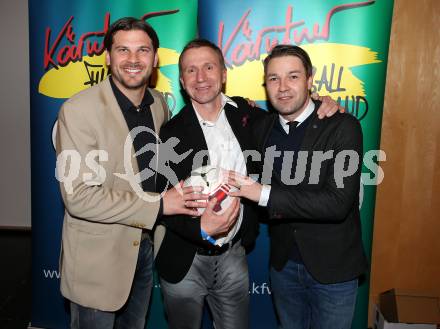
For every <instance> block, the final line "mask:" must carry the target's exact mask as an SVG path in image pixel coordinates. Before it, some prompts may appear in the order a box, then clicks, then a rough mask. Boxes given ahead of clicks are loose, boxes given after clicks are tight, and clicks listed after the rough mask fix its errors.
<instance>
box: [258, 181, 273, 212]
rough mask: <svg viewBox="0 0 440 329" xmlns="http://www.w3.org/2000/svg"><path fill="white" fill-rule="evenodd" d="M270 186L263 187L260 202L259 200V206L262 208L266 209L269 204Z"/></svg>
mask: <svg viewBox="0 0 440 329" xmlns="http://www.w3.org/2000/svg"><path fill="white" fill-rule="evenodd" d="M270 189H271V186H270V185H263V186H262V189H261V193H260V200H258V205H259V206H261V207H266V206H267V203H268V202H269V196H270Z"/></svg>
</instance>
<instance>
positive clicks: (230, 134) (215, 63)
mask: <svg viewBox="0 0 440 329" xmlns="http://www.w3.org/2000/svg"><path fill="white" fill-rule="evenodd" d="M179 68H180V79H181V83H182V86H183V87H184V89H185V91H186V92H187V94H188V95H189V97H190V101H191V102H190V103H189V104H188V105H186V106H185V107H184V108H183V109H182V110H181V111H180V112H179V114H178V115H176V116H175V117H174V118H173V119H172V120H171V121H169V122H168V124H167V125H165V126H164V127H162V129H161V140H162V141H163V142H165V141H167V140H168V139H169V138H170V137H177V138H178V139H179V140H180V142H179V143H178V144H177V146H176V147H175V151H176V152H177V153H178V154H184V153H185V152H188V151H190V150H191V153H190V154H189V155H188V156H187V157H186V158H185V159H184V160H183V161H181V162H180V163H178V164H174V163H170V168H171V170H173V171H174V173H175V174H176V177H177V178H178V179H179V180H182V179H185V178H187V177H189V176H190V175H191V172H192V171H193V170H195V169H197V167H200V166H205V165H208V164H209V165H212V166H215V167H223V168H225V169H233V170H239V171H240V170H241V172H242V173H243V174H252V173H254V172H255V170H256V169H254V168H252V162H251V161H248V162H247V163H246V159H245V157H244V156H243V152H242V150H246V149H249V148H250V145H252V144H251V130H250V129H251V123H252V122H253V120H254V119H255V118H256V117H258V116H261V115H264V112H263V111H259V110H255V109H252V108H251V107H250V106H249V105H248V103H247V102H246V101H245V100H244V99H242V98H232V99H231V98H229V97H227V96H226V95H224V94H223V93H222V92H221V90H222V87H223V84H224V82H225V79H226V68H225V65H224V59H223V55H222V52H221V50H220V49H219V48H218V47H217V46H216V45H214V44H212V43H211V42H209V41H206V40H194V41H192V42H190V43H189V44H188V45H187V46H186V47H185V48H184V50H183V51H182V53H181V56H180V59H179ZM203 155H206V156H203ZM198 159H199V160H200V161H199V164H198V165H197V161H198ZM214 203H215V201H212V200H211V203H210V204H208V206H207V208H206V210H205V212H204V213H203V215H202V216H201V217H199V218H192V219H191V218H189V217H188V216H167V217H165V218H163V220H162V224H163V225H162V226H159V227H158V228H157V229H156V233H155V235H156V236H155V239H156V238H157V236H159V237H158V239H159V240H161V238H162V236H163V235H164V237H163V241H162V243H161V244H160V246H159V245H156V248H157V249H156V250H158V254H157V257H156V267H157V270H158V272H159V275H160V278H161V287H162V292H163V295H164V302H165V308H166V313H167V317H168V323H169V327H170V328H171V329H175V328H194V329H198V328H200V325H201V320H202V314H203V305H204V301H205V300H206V301H207V303H208V305H209V307H210V310H211V312H212V315H213V320H214V322H215V325H216V328H231V329H232V328H236V329H245V328H247V327H248V302H249V293H248V289H249V278H248V267H247V261H246V253H245V249H246V248H251V246H252V244H253V243H254V241H255V238H256V236H257V234H258V222H257V218H256V211H255V210H256V206H255V204H253V203H252V202H249V201H243V202H239V200H238V198H237V199H236V203H235V205H233V206H232V207H231V208H229V209H228V210H226V212H225V213H223V214H221V215H219V214H217V213H215V212H214V211H213V205H214ZM232 208H235V209H232ZM185 217H186V218H185Z"/></svg>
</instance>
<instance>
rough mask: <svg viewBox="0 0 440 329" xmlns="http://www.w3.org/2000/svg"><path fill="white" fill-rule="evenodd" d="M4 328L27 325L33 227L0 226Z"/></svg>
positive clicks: (0, 315) (0, 319)
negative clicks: (9, 227)
mask: <svg viewBox="0 0 440 329" xmlns="http://www.w3.org/2000/svg"><path fill="white" fill-rule="evenodd" d="M0 264H1V266H0V328H1V329H22V328H27V326H28V324H29V320H30V314H31V231H30V230H27V231H18V230H3V229H0Z"/></svg>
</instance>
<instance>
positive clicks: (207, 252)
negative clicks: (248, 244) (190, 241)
mask: <svg viewBox="0 0 440 329" xmlns="http://www.w3.org/2000/svg"><path fill="white" fill-rule="evenodd" d="M238 241H240V234H236V235H235V236H234V238H233V239H232V240H231V241H229V242H228V243H225V244H224V245H222V246H221V247H218V246H212V247H209V248H205V247H198V248H197V254H198V255H202V256H220V255H222V254H224V253H225V252H226V251H228V250H229V249H231V248H232V246H233V245H235V244H236V243H237V242H238Z"/></svg>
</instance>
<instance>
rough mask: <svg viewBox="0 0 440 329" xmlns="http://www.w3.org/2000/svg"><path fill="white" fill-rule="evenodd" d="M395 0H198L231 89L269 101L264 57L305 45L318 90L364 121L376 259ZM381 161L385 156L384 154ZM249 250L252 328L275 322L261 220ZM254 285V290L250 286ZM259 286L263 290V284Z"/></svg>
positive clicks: (366, 195)
mask: <svg viewBox="0 0 440 329" xmlns="http://www.w3.org/2000/svg"><path fill="white" fill-rule="evenodd" d="M392 9H393V0H382V1H375V0H368V1H354V0H327V1H322V0H278V1H265V0H242V1H234V0H222V1H211V0H200V1H199V33H200V35H201V36H202V37H205V38H207V39H210V40H211V41H213V42H215V43H216V44H217V45H218V46H219V47H220V48H221V49H222V51H223V54H224V56H225V60H226V64H227V66H228V77H227V85H226V94H228V95H230V96H235V95H238V96H244V97H248V98H250V99H253V100H257V101H258V104H259V105H260V106H262V107H266V105H267V103H266V93H265V90H264V87H263V65H262V62H261V61H262V59H264V57H265V56H266V54H267V53H268V51H269V50H270V49H271V48H272V47H273V46H274V45H276V44H295V45H299V46H301V47H302V48H304V49H305V50H306V51H307V52H308V53H309V55H310V57H311V60H312V63H313V66H314V81H313V91H317V92H319V94H320V95H330V96H331V97H332V98H333V99H335V100H338V102H339V103H340V104H341V105H342V106H343V107H345V109H346V111H347V112H349V113H351V114H352V115H353V116H355V117H356V118H357V119H358V120H359V121H360V123H361V126H362V130H363V135H364V153H365V154H364V159H363V160H364V162H363V164H364V165H363V169H362V172H363V174H362V184H361V185H362V186H361V193H360V194H361V195H360V201H361V207H362V208H361V220H362V235H363V236H362V238H363V242H364V247H365V250H366V253H367V256H368V259H371V241H372V231H373V217H374V205H375V196H376V184H377V183H380V181H381V179H382V177H383V173H382V171H381V169H380V167H379V166H378V165H377V162H378V158H379V156H380V155H381V153H380V152H379V151H377V150H378V148H379V141H380V129H381V122H382V108H383V99H384V90H385V76H386V68H387V58H388V46H389V37H390V29H391V18H392ZM382 159H383V158H382ZM261 231H262V232H263V234H260V236H259V238H258V241H257V245H256V249H255V251H254V252H253V253H252V254H251V255H250V256H249V267H250V278H251V289H250V291H251V327H252V328H275V326H276V325H275V321H274V317H273V315H272V314H271V310H268V308H267V305H269V303H270V296H269V294H265V293H264V292H265V291H267V290H266V289H262V288H261V287H266V286H267V280H268V274H267V262H268V252H267V250H268V248H269V243H268V237H267V235H266V234H265V227H264V226H262V229H261ZM369 281H370V277H369V272H368V273H366V275H365V276H364V277H362V278H361V279H360V287H359V290H358V300H357V305H356V313H355V319H354V322H353V328H359V329H361V328H362V329H365V328H366V327H367V318H368V299H369V293H368V290H369ZM254 287H255V289H253V288H254ZM258 288H261V289H258Z"/></svg>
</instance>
